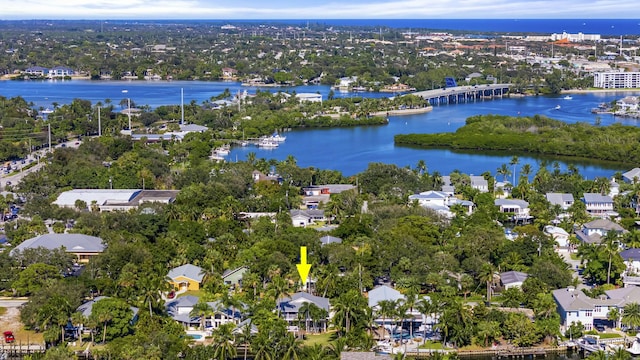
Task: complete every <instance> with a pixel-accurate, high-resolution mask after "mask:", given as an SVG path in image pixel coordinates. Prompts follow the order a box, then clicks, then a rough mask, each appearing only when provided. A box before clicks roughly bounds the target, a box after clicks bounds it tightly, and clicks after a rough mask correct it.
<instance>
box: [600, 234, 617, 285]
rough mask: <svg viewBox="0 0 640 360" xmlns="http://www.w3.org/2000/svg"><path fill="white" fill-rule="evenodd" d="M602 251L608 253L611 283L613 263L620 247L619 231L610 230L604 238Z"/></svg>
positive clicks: (608, 278) (608, 274)
mask: <svg viewBox="0 0 640 360" xmlns="http://www.w3.org/2000/svg"><path fill="white" fill-rule="evenodd" d="M601 244H602V245H601V246H602V251H603V252H604V253H605V254H606V255H607V258H608V262H609V265H608V267H607V284H611V263H612V262H613V258H614V256H616V255H618V250H619V249H620V246H619V241H618V232H617V231H613V230H611V231H608V232H607V233H606V234H605V236H604V237H603V238H602V243H601Z"/></svg>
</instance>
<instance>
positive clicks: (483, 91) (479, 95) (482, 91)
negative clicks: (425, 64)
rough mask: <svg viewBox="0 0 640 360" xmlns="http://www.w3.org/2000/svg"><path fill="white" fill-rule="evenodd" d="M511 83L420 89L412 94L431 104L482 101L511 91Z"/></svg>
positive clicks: (500, 96) (499, 96)
mask: <svg viewBox="0 0 640 360" xmlns="http://www.w3.org/2000/svg"><path fill="white" fill-rule="evenodd" d="M510 87H511V84H483V85H470V86H456V87H450V88H443V89H434V90H426V91H418V92H414V93H412V95H417V96H421V97H423V98H424V99H426V100H427V101H429V103H430V104H431V105H440V104H455V103H460V102H473V101H482V100H487V99H494V98H502V96H503V95H504V94H506V93H508V92H509V88H510Z"/></svg>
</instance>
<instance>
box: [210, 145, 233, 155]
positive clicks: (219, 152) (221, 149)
mask: <svg viewBox="0 0 640 360" xmlns="http://www.w3.org/2000/svg"><path fill="white" fill-rule="evenodd" d="M230 150H231V149H229V148H228V147H225V146H223V147H219V148H217V149H215V150H213V152H215V153H216V154H217V155H220V156H227V155H229V151H230Z"/></svg>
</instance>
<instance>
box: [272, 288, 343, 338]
mask: <svg viewBox="0 0 640 360" xmlns="http://www.w3.org/2000/svg"><path fill="white" fill-rule="evenodd" d="M306 303H310V304H313V305H315V306H317V307H319V308H320V309H323V310H325V311H326V318H324V319H321V323H322V328H323V330H326V329H327V323H328V322H329V315H330V313H329V311H330V310H331V309H330V303H329V299H327V298H325V297H321V296H315V295H311V294H309V293H306V292H297V293H295V294H293V295H291V296H287V297H284V298H281V299H278V301H277V302H276V307H277V308H278V310H280V315H281V316H282V317H283V318H284V319H285V320H286V321H287V323H288V324H289V331H297V330H298V327H297V326H296V325H297V324H299V323H300V319H299V316H298V314H299V313H300V311H301V309H302V308H303V305H304V304H306ZM307 319H310V318H307Z"/></svg>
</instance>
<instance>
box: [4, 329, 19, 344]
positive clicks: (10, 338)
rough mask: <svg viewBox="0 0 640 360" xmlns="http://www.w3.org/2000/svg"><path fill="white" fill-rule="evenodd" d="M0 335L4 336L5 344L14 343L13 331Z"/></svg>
mask: <svg viewBox="0 0 640 360" xmlns="http://www.w3.org/2000/svg"><path fill="white" fill-rule="evenodd" d="M2 334H3V335H4V342H5V343H7V344H11V343H12V342H14V341H16V338H15V336H13V331H5V332H4V333H2Z"/></svg>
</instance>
